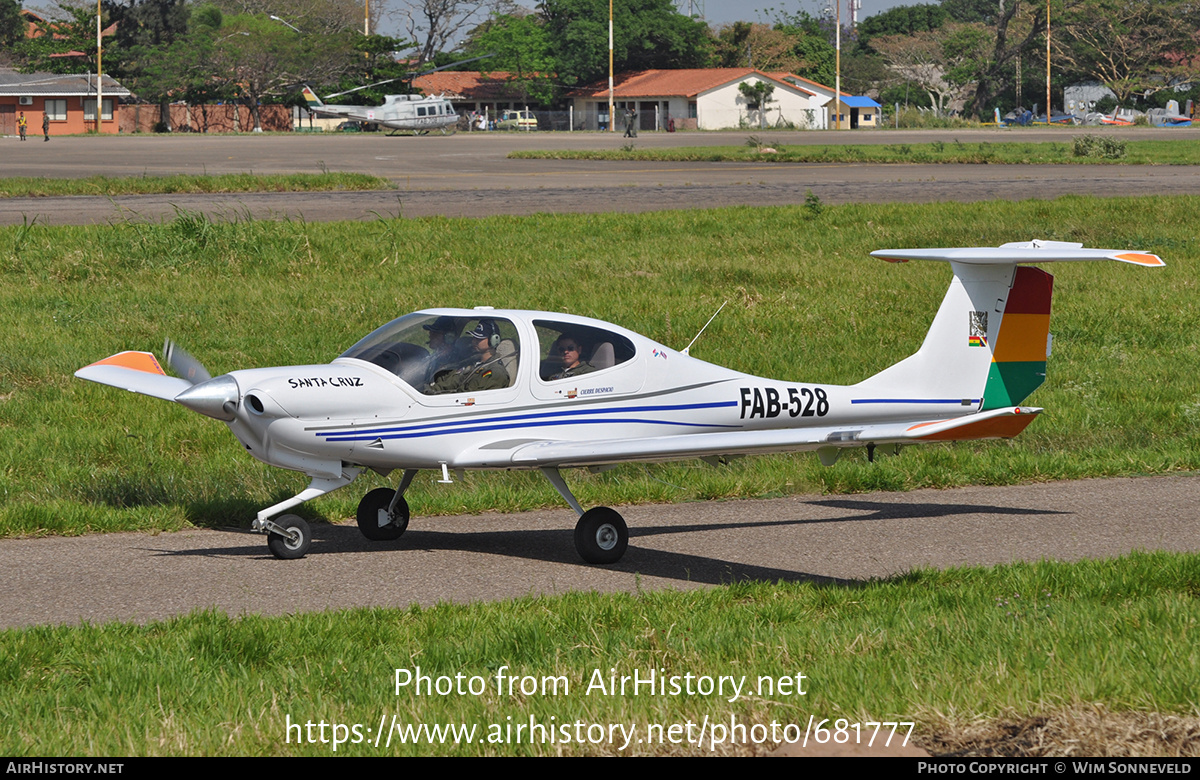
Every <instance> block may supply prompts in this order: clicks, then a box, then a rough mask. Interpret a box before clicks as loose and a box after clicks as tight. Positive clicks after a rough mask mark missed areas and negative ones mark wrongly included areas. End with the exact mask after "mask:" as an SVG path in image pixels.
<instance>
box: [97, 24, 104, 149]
mask: <svg viewBox="0 0 1200 780" xmlns="http://www.w3.org/2000/svg"><path fill="white" fill-rule="evenodd" d="M102 24H103V23H102V22H101V21H100V0H96V135H100V133H101V132H102V130H101V126H100V122H101V121H102V117H103V116H104V67H103V66H102V65H101V60H102V54H103V51H104V49H103V47H102V46H101V45H100V44H101V40H100V39H101V36H102V32H101V28H102Z"/></svg>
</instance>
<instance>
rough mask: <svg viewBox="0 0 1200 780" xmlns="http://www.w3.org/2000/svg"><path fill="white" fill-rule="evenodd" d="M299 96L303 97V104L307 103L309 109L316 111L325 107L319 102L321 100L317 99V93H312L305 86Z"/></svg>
mask: <svg viewBox="0 0 1200 780" xmlns="http://www.w3.org/2000/svg"><path fill="white" fill-rule="evenodd" d="M301 94H303V95H304V102H305V103H308V107H309V108H310V109H313V110H316V109H318V108H321V107H322V106H324V105H325V104H324V103H322V102H321V98H319V97H317V93H316V92H313V91H312V89H310V88H309V86H308V85H307V84H305V85H304V89H303V90H301Z"/></svg>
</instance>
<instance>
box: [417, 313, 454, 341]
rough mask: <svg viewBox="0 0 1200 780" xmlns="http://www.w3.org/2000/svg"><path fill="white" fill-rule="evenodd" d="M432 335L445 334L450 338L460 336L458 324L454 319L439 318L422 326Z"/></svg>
mask: <svg viewBox="0 0 1200 780" xmlns="http://www.w3.org/2000/svg"><path fill="white" fill-rule="evenodd" d="M421 327H422V328H424V329H425V330H427V331H429V332H430V333H445V334H446V335H448V336H454V337H457V336H458V323H457V322H455V321H454V318H453V317H438V318H437V319H436V320H434V321H433V322H427V323H425V324H424V325H422V326H421Z"/></svg>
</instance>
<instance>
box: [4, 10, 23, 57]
mask: <svg viewBox="0 0 1200 780" xmlns="http://www.w3.org/2000/svg"><path fill="white" fill-rule="evenodd" d="M24 37H25V20H24V19H23V18H22V17H21V4H20V3H19V2H17V0H0V46H3V47H5V48H7V47H9V46H12V45H13V44H15V43H17V42H18V41H20V40H22V39H23V38H24Z"/></svg>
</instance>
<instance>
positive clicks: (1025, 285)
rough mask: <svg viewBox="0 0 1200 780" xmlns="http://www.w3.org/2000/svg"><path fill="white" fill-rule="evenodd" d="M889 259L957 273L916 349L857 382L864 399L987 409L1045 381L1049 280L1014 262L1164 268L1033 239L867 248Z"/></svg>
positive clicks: (1010, 402) (1133, 256) (1131, 255)
mask: <svg viewBox="0 0 1200 780" xmlns="http://www.w3.org/2000/svg"><path fill="white" fill-rule="evenodd" d="M871 254H872V256H874V257H878V258H881V259H884V260H888V261H890V262H907V261H909V260H940V261H943V262H949V263H950V267H951V269H952V270H953V272H954V279H953V281H952V282H951V283H950V289H949V290H947V292H946V297H945V298H944V299H943V300H942V305H941V308H939V309H938V312H937V315H936V316H935V317H934V320H933V325H931V326H930V328H929V332H928V333H927V334H926V336H925V341H924V343H922V344H921V348H920V349H919V350H918V351H917V352H916V353H915V354H913V355H911V356H909V357H908V358H905V359H904V360H902V361H900V362H899V363H897V364H895V365H894V366H891V367H890V368H887V369H884V370H883V371H881V372H880V373H878V374H876V375H875V376H873V377H871V378H869V379H867V380H865V381H864V382H861V383H859V384H858V385H856V386H855V387H856V389H858V390H860V391H864V392H865V393H866V397H869V398H879V401H875V402H886V401H899V402H903V403H927V404H934V405H944V404H954V403H957V404H958V405H959V406H960V407H968V406H969V407H972V408H973V409H974V410H976V411H987V410H991V409H1001V408H1007V407H1012V406H1017V405H1019V404H1020V403H1021V402H1022V401H1024V400H1025V399H1026V398H1028V397H1029V395H1030V394H1031V393H1032V392H1033V391H1034V390H1036V389H1037V388H1038V387H1039V386H1040V385H1041V384H1042V382H1044V381H1045V378H1046V358H1047V356H1048V355H1049V354H1050V339H1049V336H1050V299H1051V295H1052V293H1053V289H1054V277H1053V276H1051V275H1050V274H1048V273H1046V272H1045V271H1042V270H1041V269H1038V268H1022V267H1018V265H1017V264H1018V263H1031V262H1062V261H1070V260H1119V261H1121V262H1126V263H1133V264H1136V265H1144V266H1162V265H1165V263H1163V261H1162V260H1161V259H1160V258H1159V257H1158V256H1156V255H1151V254H1145V253H1141V252H1120V251H1115V250H1108V249H1084V248H1083V245H1082V244H1072V243H1065V242H1058V241H1032V242H1028V243H1014V244H1005V245H1003V246H1001V247H998V248H992V247H981V248H962V249H898V250H880V251H878V252H872V253H871Z"/></svg>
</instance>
